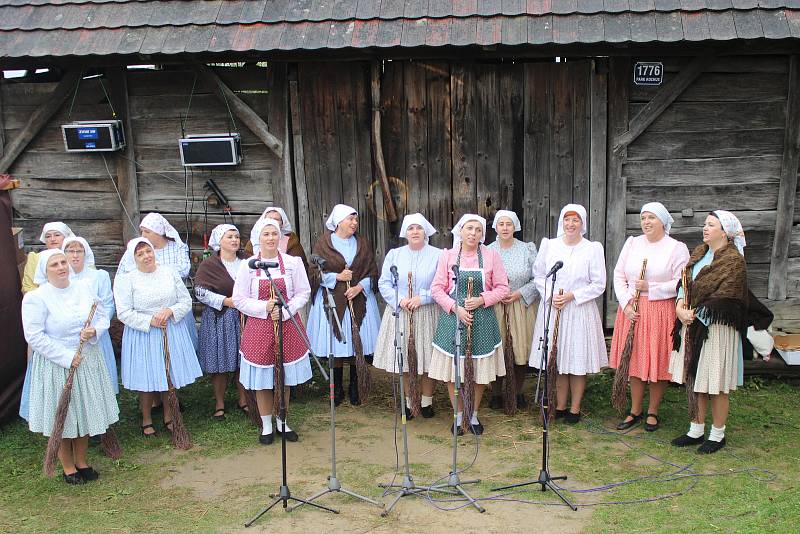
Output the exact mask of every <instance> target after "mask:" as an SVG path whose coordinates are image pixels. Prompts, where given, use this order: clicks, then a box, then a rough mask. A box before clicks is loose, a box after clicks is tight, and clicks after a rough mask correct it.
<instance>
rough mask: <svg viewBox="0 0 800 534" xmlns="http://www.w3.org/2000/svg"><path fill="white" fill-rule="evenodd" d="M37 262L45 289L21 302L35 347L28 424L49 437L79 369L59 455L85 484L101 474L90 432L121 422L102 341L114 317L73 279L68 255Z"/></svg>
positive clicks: (72, 479)
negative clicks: (92, 459)
mask: <svg viewBox="0 0 800 534" xmlns="http://www.w3.org/2000/svg"><path fill="white" fill-rule="evenodd" d="M38 262H39V263H38V265H37V269H36V272H35V275H34V281H35V283H36V284H38V285H39V287H38V288H37V289H35V290H33V291H31V292H29V293H27V294H26V295H25V298H24V299H23V301H22V324H23V328H24V330H25V339H26V340H27V341H28V344H29V345H30V347H31V348H32V349H33V354H32V356H31V361H30V366H31V387H30V409H29V413H28V420H29V428H30V429H31V431H33V432H38V433H41V434H44V435H45V436H50V434H51V432H52V430H53V427H54V423H55V422H56V419H57V417H58V416H57V414H56V412H57V411H58V410H57V405H58V402H59V397H60V395H61V392H62V391H63V390H64V386H65V383H66V382H67V376H68V374H69V369H70V367H72V366H77V367H76V370H75V374H74V377H73V382H72V384H73V387H72V388H71V391H70V396H69V403H68V404H67V405H65V407H66V409H67V411H66V413H65V414H64V415H65V417H64V419H63V432H62V440H61V445H60V447H59V448H58V458H59V460H60V461H61V466H62V467H63V469H64V474H63V478H64V482H66V483H67V484H83V483H85V482H88V481H91V480H96V479H97V477H98V473H97V471H95V470H94V469H92V468H91V467H90V466H89V464H88V463H87V458H86V451H87V449H88V447H89V436H96V435H100V434H104V433H105V432H106V430H107V429H108V427H109V426H111V425H112V424H113V423H115V422H116V421H117V420H118V419H119V408H118V406H117V401H116V398H115V396H114V391H113V390H112V388H111V381H110V380H109V376H108V371H107V370H106V365H105V362H104V361H103V354H102V352H101V349H100V345H99V344H98V340H99V338H100V337H101V336H102V335H103V334H104V333H105V332H106V330H107V329H108V325H109V320H108V315H107V314H106V312H105V310H104V309H103V305H102V302H99V299H98V297H97V295H96V293H95V291H94V289H93V287H92V285H91V284H89V283H87V282H85V281H70V278H69V274H70V273H69V263H68V262H67V257H66V256H65V255H64V253H63V252H61V251H60V250H58V249H50V250H46V251H44V252H42V253H41V254H40V255H39V259H38ZM95 303H97V307H96V309H95V310H94V314H93V315H92V310H93V307H94V306H95ZM90 316H91V317H92V320H91V322H89V321H88V319H89V317H90ZM79 346H80V347H81V350H80V351H79V350H78V347H79Z"/></svg>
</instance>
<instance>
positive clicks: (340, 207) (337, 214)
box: [325, 204, 358, 232]
mask: <svg viewBox="0 0 800 534" xmlns="http://www.w3.org/2000/svg"><path fill="white" fill-rule="evenodd" d="M351 215H358V211H357V210H356V209H355V208H351V207H350V206H348V205H346V204H336V206H334V207H333V209H332V210H331V214H330V215H329V216H328V220H327V221H325V228H327V229H328V230H330V231H331V232H335V231H336V227H337V226H339V223H340V222H342V221H343V220H345V219H346V218H348V217H349V216H351Z"/></svg>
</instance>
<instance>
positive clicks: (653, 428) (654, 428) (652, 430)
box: [644, 413, 660, 432]
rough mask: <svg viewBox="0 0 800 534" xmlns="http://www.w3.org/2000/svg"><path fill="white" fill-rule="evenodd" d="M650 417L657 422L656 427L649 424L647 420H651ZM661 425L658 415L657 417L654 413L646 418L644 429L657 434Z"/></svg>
mask: <svg viewBox="0 0 800 534" xmlns="http://www.w3.org/2000/svg"><path fill="white" fill-rule="evenodd" d="M650 417H652V418H653V419H655V420H656V423H655V424H654V425H651V424H650V423H648V422H647V419H648V418H650ZM659 423H660V421H659V420H658V415H656V414H654V413H649V414H647V418H645V421H644V429H645V430H646V431H647V432H655V431H656V430H658V427H659Z"/></svg>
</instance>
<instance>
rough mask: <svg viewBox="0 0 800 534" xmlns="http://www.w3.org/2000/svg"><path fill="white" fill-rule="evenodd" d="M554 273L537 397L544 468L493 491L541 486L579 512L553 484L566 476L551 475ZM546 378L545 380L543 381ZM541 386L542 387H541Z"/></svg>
mask: <svg viewBox="0 0 800 534" xmlns="http://www.w3.org/2000/svg"><path fill="white" fill-rule="evenodd" d="M551 272H552V277H553V279H552V282H551V285H550V299H549V300H548V299H547V283H545V286H544V287H545V302H546V303H547V308H546V310H545V316H544V317H545V318H544V337H543V338H542V350H541V357H540V359H539V378H538V379H537V384H536V397H537V398H538V400H539V407H540V414H541V417H542V466H541V468H540V469H539V477H538V478H537V479H536V480H530V481H528V482H520V483H519V484H511V485H509V486H503V487H501V488H492V491H500V490H506V489H511V488H520V487H523V486H530V485H531V484H539V485H541V487H542V491H547V490H548V489H550V490H551V491H552V492H553V493H555V494H556V495H558V497H559V498H560V499H561V500H562V501H564V504H566V505H567V506H569V507H570V508H572V510H573V511H577V510H578V507H577V506H575V505H574V504H573V503H572V502H571V501H570V500H569V499H567V498H566V497H565V496H564V494H563V493H561V490H560V489H559V488H558V487H557V486H556V485H555V484H553V481H554V480H567V477H566V476H558V477H554V476H552V475H550V467H549V456H550V451H549V440H550V437H549V432H548V430H549V425H550V422H549V416H550V410H551V409H554V408H555V407H554V406H550V404H549V403H548V402H547V392H548V390H549V388H550V387H555V384H550V383H549V381H548V380H547V356H548V354H549V352H550V349H549V346H550V343H549V339H550V338H549V336H550V315H551V313H552V311H553V294H554V292H555V289H556V273H557V272H558V269H554V270H552V271H551ZM542 377H544V380H543V379H542ZM540 386H541V387H540Z"/></svg>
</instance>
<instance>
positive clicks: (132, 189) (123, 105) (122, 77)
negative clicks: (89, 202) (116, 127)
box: [108, 67, 141, 243]
mask: <svg viewBox="0 0 800 534" xmlns="http://www.w3.org/2000/svg"><path fill="white" fill-rule="evenodd" d="M108 77H109V85H110V86H111V87H110V90H111V95H110V96H111V99H112V103H113V106H114V111H115V112H116V113H117V118H119V120H121V121H122V128H123V129H124V131H125V148H124V149H122V150H121V151H120V152H118V153H117V155H116V171H117V188H118V189H119V196H120V200H121V201H122V207H123V211H124V212H127V216H125V218H123V219H122V241H123V243H127V242H128V241H130V240H131V239H133V238H134V237H138V236H139V222H140V221H141V214H140V212H139V180H138V177H137V175H136V151H135V147H134V145H135V143H134V139H133V129H132V128H131V114H130V103H129V99H128V70H127V69H126V68H125V67H115V68H112V69H109V70H108ZM123 215H125V214H123ZM128 217H130V221H129V220H128Z"/></svg>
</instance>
